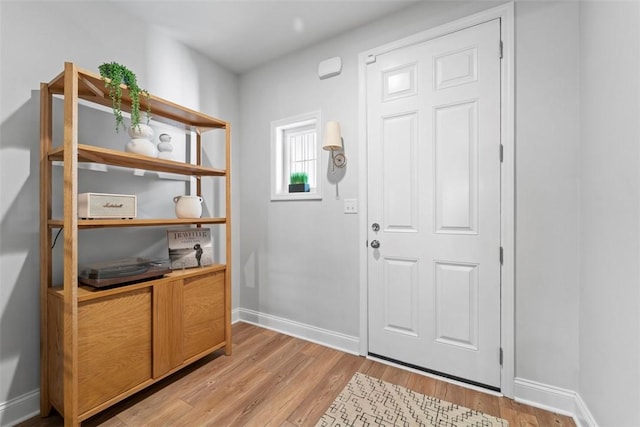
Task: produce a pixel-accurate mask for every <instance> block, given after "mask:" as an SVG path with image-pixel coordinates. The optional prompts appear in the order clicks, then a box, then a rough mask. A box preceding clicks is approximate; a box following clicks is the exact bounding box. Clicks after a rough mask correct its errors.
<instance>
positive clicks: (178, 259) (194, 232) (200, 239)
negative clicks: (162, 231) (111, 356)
mask: <svg viewBox="0 0 640 427" xmlns="http://www.w3.org/2000/svg"><path fill="white" fill-rule="evenodd" d="M167 246H168V247H169V262H170V266H171V269H172V270H178V269H182V268H191V267H203V266H205V265H211V264H213V241H212V240H211V229H209V228H182V229H169V230H167Z"/></svg>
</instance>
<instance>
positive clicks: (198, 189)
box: [195, 128, 202, 227]
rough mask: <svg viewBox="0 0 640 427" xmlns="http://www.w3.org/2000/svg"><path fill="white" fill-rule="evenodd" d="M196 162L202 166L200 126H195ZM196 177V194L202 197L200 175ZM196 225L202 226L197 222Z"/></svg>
mask: <svg viewBox="0 0 640 427" xmlns="http://www.w3.org/2000/svg"><path fill="white" fill-rule="evenodd" d="M196 164H197V165H198V166H202V133H201V132H200V128H196ZM195 178H196V195H198V196H200V197H202V176H200V175H198V176H196V177H195ZM197 227H202V225H200V224H198V225H197Z"/></svg>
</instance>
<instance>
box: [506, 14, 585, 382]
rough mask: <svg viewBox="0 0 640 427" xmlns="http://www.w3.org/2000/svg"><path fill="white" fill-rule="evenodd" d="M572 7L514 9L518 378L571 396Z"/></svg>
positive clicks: (575, 185) (574, 240) (574, 210)
mask: <svg viewBox="0 0 640 427" xmlns="http://www.w3.org/2000/svg"><path fill="white" fill-rule="evenodd" d="M578 8H579V3H578V2H535V1H532V2H529V1H520V2H517V3H516V24H515V25H516V376H517V377H519V378H524V379H527V380H531V381H537V382H540V383H542V384H549V385H554V386H556V387H561V388H565V389H569V390H577V380H578V378H577V373H578V295H579V281H578V267H579V251H578V245H579V238H578V223H579V222H578V219H579V212H578V208H579V199H578V189H579V182H578V179H579V167H578V153H579V140H578V131H579V127H578V126H579V120H578V99H579V97H578V45H579V43H578Z"/></svg>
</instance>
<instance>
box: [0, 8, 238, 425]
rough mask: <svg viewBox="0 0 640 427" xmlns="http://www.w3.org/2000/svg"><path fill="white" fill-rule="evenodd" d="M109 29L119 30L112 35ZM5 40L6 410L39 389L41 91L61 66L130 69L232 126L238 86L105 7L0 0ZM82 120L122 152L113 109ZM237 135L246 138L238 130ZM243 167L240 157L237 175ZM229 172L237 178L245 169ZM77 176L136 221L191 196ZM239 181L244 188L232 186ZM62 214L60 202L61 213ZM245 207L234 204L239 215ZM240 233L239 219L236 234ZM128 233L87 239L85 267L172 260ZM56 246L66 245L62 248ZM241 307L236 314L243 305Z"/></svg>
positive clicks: (0, 53) (1, 295) (127, 180)
mask: <svg viewBox="0 0 640 427" xmlns="http://www.w3.org/2000/svg"><path fill="white" fill-rule="evenodd" d="M113 22H118V24H117V28H115V29H114V28H113V27H112V24H111V23H113ZM0 40H1V46H0V62H1V67H2V68H1V73H2V74H1V80H0V85H1V86H0V89H1V93H2V98H1V101H0V102H1V103H2V104H1V105H0V108H1V110H0V165H1V166H0V208H1V210H0V220H1V223H0V280H1V282H0V320H1V326H0V338H1V341H0V346H1V347H0V402H3V403H4V402H8V401H12V400H13V399H17V398H19V397H25V396H31V394H32V393H34V392H36V391H37V390H38V388H39V352H40V342H39V328H40V324H39V312H40V307H39V208H38V206H39V165H38V157H39V114H40V113H39V85H40V82H41V81H49V80H51V79H53V78H54V77H55V76H56V75H57V74H58V73H60V72H61V71H62V70H63V66H64V62H65V61H72V62H75V63H76V64H78V65H79V66H80V67H82V68H84V69H87V70H92V71H94V72H97V69H98V66H99V65H100V64H101V63H103V62H109V61H118V62H121V63H123V64H126V65H127V66H128V67H129V68H131V69H132V70H134V71H135V72H136V73H137V75H138V80H139V82H140V84H141V85H142V86H143V87H145V88H146V89H148V90H149V91H151V92H152V93H154V94H155V95H158V96H160V97H163V98H165V99H169V100H171V101H173V102H177V103H180V104H183V105H186V106H188V107H191V108H194V109H196V110H200V111H203V112H205V113H208V114H211V115H214V116H216V117H220V118H223V119H225V120H229V121H231V122H232V123H233V124H237V123H238V120H239V103H238V99H237V93H238V79H237V77H236V76H235V75H234V74H233V73H231V72H229V71H227V70H225V69H223V68H221V67H219V66H217V65H216V64H214V63H212V62H211V61H210V60H208V59H205V58H204V57H203V56H201V55H199V54H197V53H195V52H194V51H192V50H190V49H187V48H186V47H184V46H182V45H180V44H179V43H177V42H175V41H174V40H172V39H171V38H169V37H168V36H166V35H164V34H163V33H162V32H161V31H160V30H159V29H157V28H151V27H148V26H145V25H144V24H142V23H140V22H137V21H135V20H128V19H127V17H126V16H123V15H121V14H120V13H118V10H117V8H114V7H113V4H110V3H108V2H51V1H43V2H4V1H3V2H2V4H1V6H0ZM58 104H59V102H57V103H54V105H58ZM80 114H81V118H83V120H84V121H83V123H82V126H81V128H82V129H81V138H89V137H91V138H95V137H99V136H100V135H105V136H103V139H105V140H107V141H103V142H106V143H108V144H113V148H119V149H124V145H125V144H126V142H128V136H127V135H126V133H123V132H122V131H120V133H119V134H116V133H115V132H114V131H113V128H114V121H113V116H112V114H111V113H110V112H107V113H98V114H96V113H95V112H91V111H86V109H81V112H80ZM98 116H101V117H98ZM89 123H90V124H89ZM56 131H59V129H57V130H56ZM157 135H158V132H157V131H156V137H157ZM178 135H179V132H178ZM205 135H207V134H205ZM234 136H235V138H237V139H238V140H239V138H238V133H237V132H235V133H234ZM81 142H82V139H81ZM85 142H87V141H86V140H85ZM92 142H95V140H92V141H91V143H92ZM156 142H157V141H156ZM216 154H217V152H216V150H210V149H207V150H206V152H205V155H204V158H205V162H207V163H212V164H214V163H216V161H215V157H216ZM238 160H239V158H238V156H235V155H234V164H235V165H236V166H237V165H238ZM59 169H60V168H56V170H54V176H55V177H59V176H60V170H59ZM232 170H233V171H234V174H235V173H236V172H238V171H239V168H238V167H234V168H233V169H232ZM80 179H81V182H80V184H79V185H80V189H81V190H83V189H84V190H83V191H105V190H108V189H111V190H118V189H119V191H114V192H120V193H125V192H135V193H137V194H138V196H139V214H140V216H147V217H149V216H154V215H156V214H157V213H158V212H160V213H161V215H163V216H164V215H166V216H169V217H171V216H173V202H172V201H171V199H172V197H173V195H176V194H184V192H185V191H186V188H185V183H184V182H181V181H160V182H158V180H157V179H156V178H153V177H152V178H149V177H147V176H145V177H135V178H134V177H132V175H131V174H130V173H128V174H125V173H115V174H109V178H108V179H105V173H104V172H88V171H81V175H80ZM58 182H59V181H58ZM232 182H233V185H234V187H235V188H236V189H237V180H233V181H232ZM109 185H111V186H112V187H108V186H109ZM214 185H216V186H217V185H220V184H211V183H210V185H209V186H208V187H206V188H205V189H204V192H205V194H207V193H210V192H211V191H213V188H212V187H213V186H214ZM114 187H115V188H114ZM59 206H60V204H59V200H58V202H56V203H54V209H58V208H59ZM238 206H239V198H236V199H235V200H234V208H236V209H235V212H238V210H239V209H237V207H238ZM205 209H207V210H208V211H210V212H216V211H217V210H219V209H220V208H219V205H218V204H217V203H216V200H210V201H209V203H208V205H207V206H206V207H205ZM238 225H239V222H238V221H235V224H234V227H236V228H238ZM122 233H124V235H120V236H117V234H118V233H117V232H116V231H111V232H104V231H102V232H101V231H87V232H83V233H81V238H80V245H81V248H82V251H83V252H82V254H81V255H82V256H81V258H85V259H88V260H92V259H103V260H104V259H113V258H118V257H123V256H130V255H135V254H149V255H151V254H157V255H162V254H165V256H166V233H165V231H164V229H162V228H158V229H155V228H152V229H148V230H142V231H138V230H126V231H123V232H122ZM122 239H126V240H124V241H125V242H126V244H124V245H123V240H122ZM61 246H62V244H61V238H60V241H58V243H57V245H56V248H57V249H58V248H60V247H61ZM56 253H58V254H59V251H57V252H56ZM237 294H238V293H237V292H234V295H237ZM234 304H236V305H237V299H236V298H234ZM36 396H37V395H36ZM14 403H15V402H14ZM29 403H31V401H29ZM19 405H20V404H19V403H16V406H19ZM12 415H13V414H12V413H11V410H9V411H8V412H5V413H4V414H3V415H2V417H1V418H0V425H5V424H6V423H7V422H8V420H9V419H11V417H12Z"/></svg>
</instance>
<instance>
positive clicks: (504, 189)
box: [358, 2, 515, 397]
mask: <svg viewBox="0 0 640 427" xmlns="http://www.w3.org/2000/svg"><path fill="white" fill-rule="evenodd" d="M498 18H500V19H501V27H500V33H501V39H502V44H503V46H502V64H501V74H502V75H501V82H500V90H501V112H500V119H501V125H500V131H501V134H502V145H503V161H502V170H501V189H500V197H501V202H500V204H501V220H500V223H501V237H500V239H501V246H502V249H503V265H502V284H501V294H502V301H501V309H500V310H501V313H500V319H501V320H500V335H501V345H502V352H503V359H502V361H503V362H502V371H501V378H500V389H501V392H502V394H504V395H505V396H507V397H513V392H514V378H515V114H514V110H515V79H514V77H515V76H514V60H515V57H514V53H515V46H514V43H515V31H514V6H513V2H510V3H506V4H504V5H501V6H498V7H494V8H491V9H488V10H485V11H483V12H479V13H476V14H473V15H471V16H468V17H466V18H462V19H458V20H456V21H453V22H450V23H448V24H445V25H441V26H438V27H436V28H432V29H430V30H427V31H423V32H421V33H418V34H415V35H413V36H410V37H406V38H404V39H401V40H397V41H395V42H392V43H388V44H385V45H383V46H379V47H376V48H373V49H370V50H368V51H365V52H362V53H360V54H359V55H358V86H359V87H358V109H359V112H358V115H359V117H358V130H359V135H360V138H359V142H358V144H359V147H358V148H359V157H360V159H359V167H360V173H359V176H358V183H359V194H360V200H361V202H360V203H359V205H360V212H361V215H360V224H359V230H360V231H359V236H360V241H361V242H362V246H361V247H360V253H359V257H360V258H359V261H360V354H361V355H366V354H367V353H368V348H369V338H368V326H369V325H368V306H367V283H368V269H367V253H368V251H369V248H368V246H367V244H366V242H367V237H368V227H369V223H368V208H367V206H368V205H367V204H368V200H367V196H368V189H367V172H368V171H367V157H368V156H367V90H366V89H367V84H366V78H367V77H366V76H367V59H368V58H369V57H375V56H376V55H380V54H383V53H386V52H389V51H392V50H395V49H399V48H403V47H406V46H409V45H414V44H418V43H422V42H425V41H428V40H431V39H433V38H435V37H440V36H443V35H445V34H448V33H451V32H454V31H458V30H462V29H464V28H467V27H471V26H473V25H478V24H481V23H483V22H487V21H491V20H493V19H498ZM497 48H498V47H497V46H496V49H497ZM497 256H499V254H496V257H497Z"/></svg>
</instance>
